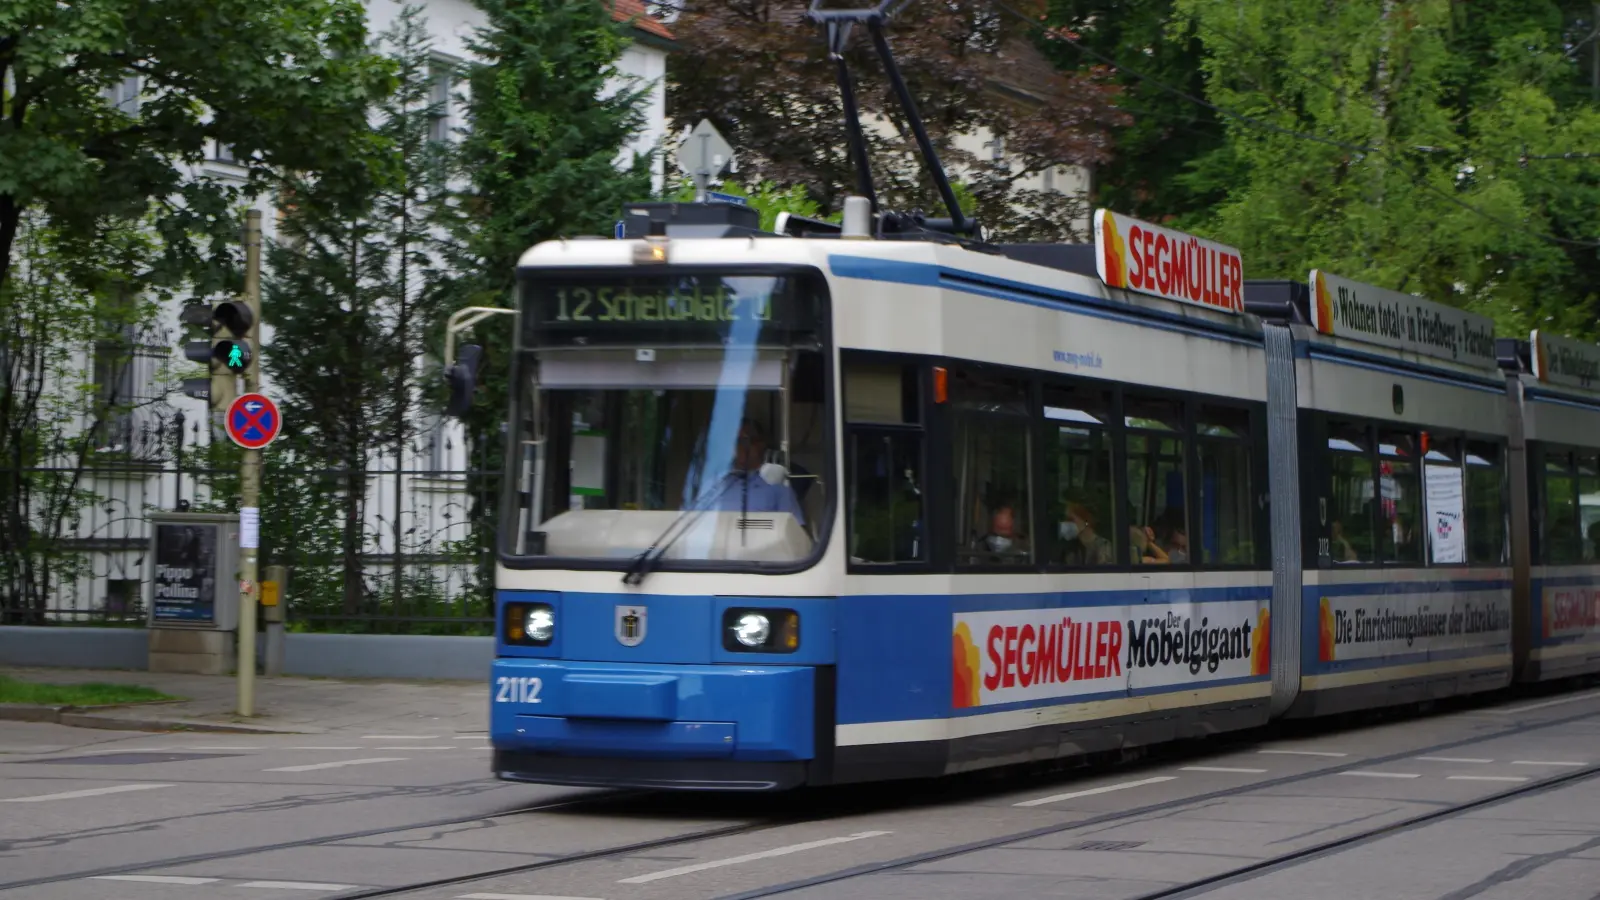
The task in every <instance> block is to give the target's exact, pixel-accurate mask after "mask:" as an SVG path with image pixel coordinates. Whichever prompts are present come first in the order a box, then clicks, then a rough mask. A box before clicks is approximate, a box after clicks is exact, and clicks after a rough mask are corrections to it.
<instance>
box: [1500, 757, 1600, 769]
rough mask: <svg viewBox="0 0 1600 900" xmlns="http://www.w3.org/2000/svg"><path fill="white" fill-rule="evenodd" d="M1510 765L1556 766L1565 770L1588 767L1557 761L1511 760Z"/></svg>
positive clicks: (1584, 764)
mask: <svg viewBox="0 0 1600 900" xmlns="http://www.w3.org/2000/svg"><path fill="white" fill-rule="evenodd" d="M1511 764H1512V765H1513V766H1558V767H1561V768H1566V769H1581V768H1583V767H1584V766H1587V765H1588V763H1581V762H1571V761H1569V760H1559V759H1513V760H1512V761H1511Z"/></svg>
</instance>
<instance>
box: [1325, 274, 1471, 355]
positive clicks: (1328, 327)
mask: <svg viewBox="0 0 1600 900" xmlns="http://www.w3.org/2000/svg"><path fill="white" fill-rule="evenodd" d="M1311 300H1312V303H1311V323H1312V324H1313V325H1315V326H1316V329H1317V330H1318V331H1320V332H1322V333H1323V334H1329V335H1333V336H1334V337H1338V338H1346V339H1348V340H1352V341H1361V342H1362V343H1365V344H1376V345H1378V346H1381V347H1389V348H1391V349H1394V350H1408V351H1410V352H1412V353H1419V354H1422V355H1424V356H1431V357H1434V358H1435V359H1448V360H1451V361H1453V362H1459V363H1466V364H1468V365H1473V366H1478V367H1479V368H1484V369H1493V368H1495V365H1496V363H1495V356H1494V321H1493V320H1491V319H1489V318H1488V317H1486V316H1480V315H1477V314H1475V313H1469V312H1467V311H1466V310H1462V309H1456V308H1455V307H1453V306H1446V305H1444V304H1443V303H1434V302H1433V301H1431V300H1424V299H1422V298H1421V297H1413V296H1412V295H1410V294H1402V293H1400V292H1399V291H1389V290H1384V289H1383V288H1380V287H1373V286H1372V285H1370V284H1362V283H1361V282H1359V281H1351V280H1350V279H1348V278H1341V277H1340V276H1338V275H1334V274H1333V273H1331V272H1324V271H1321V270H1320V269H1312V270H1311Z"/></svg>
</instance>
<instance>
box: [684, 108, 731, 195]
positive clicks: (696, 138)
mask: <svg viewBox="0 0 1600 900" xmlns="http://www.w3.org/2000/svg"><path fill="white" fill-rule="evenodd" d="M732 162H733V145H732V144H730V143H728V141H727V139H726V138H724V137H723V136H722V133H721V132H719V131H717V127H716V126H715V125H712V124H711V120H710V119H701V120H700V124H698V125H696V126H695V127H694V130H693V131H691V132H689V139H688V140H686V141H684V142H683V143H682V144H681V145H679V146H678V153H677V163H678V168H680V169H682V170H683V171H684V174H686V175H688V176H689V177H690V178H692V179H694V186H695V195H696V196H695V199H696V200H699V201H704V200H705V199H706V187H707V186H708V185H710V184H711V179H713V178H716V177H717V176H719V175H721V174H722V173H723V171H724V170H725V169H727V168H728V166H729V164H731V163H732Z"/></svg>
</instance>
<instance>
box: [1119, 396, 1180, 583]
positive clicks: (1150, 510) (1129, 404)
mask: <svg viewBox="0 0 1600 900" xmlns="http://www.w3.org/2000/svg"><path fill="white" fill-rule="evenodd" d="M1122 413H1123V425H1124V426H1125V427H1126V428H1127V431H1126V433H1125V437H1124V440H1125V441H1126V446H1127V448H1128V455H1127V461H1128V463H1127V464H1128V499H1127V507H1126V508H1127V513H1128V539H1129V548H1128V554H1129V557H1130V559H1131V560H1132V562H1133V564H1134V565H1140V564H1177V562H1178V561H1175V560H1173V558H1172V553H1171V550H1172V549H1178V548H1177V545H1176V543H1175V537H1177V538H1179V539H1181V540H1183V541H1184V542H1185V543H1186V542H1187V536H1188V533H1189V529H1188V522H1187V514H1186V510H1185V504H1184V501H1185V499H1186V498H1187V497H1188V493H1187V491H1186V488H1185V487H1184V475H1183V473H1184V468H1185V466H1184V449H1183V443H1184V428H1183V406H1182V405H1181V404H1179V403H1177V402H1175V401H1171V400H1156V399H1148V398H1143V397H1135V396H1131V395H1130V396H1127V397H1125V398H1124V399H1123V410H1122ZM1179 554H1180V556H1181V564H1187V563H1188V561H1189V553H1188V549H1187V547H1186V546H1185V547H1183V548H1181V549H1179Z"/></svg>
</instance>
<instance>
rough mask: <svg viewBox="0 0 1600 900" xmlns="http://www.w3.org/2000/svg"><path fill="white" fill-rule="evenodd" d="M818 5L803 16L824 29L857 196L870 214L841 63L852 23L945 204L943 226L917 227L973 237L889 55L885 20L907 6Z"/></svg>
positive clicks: (851, 94) (893, 1)
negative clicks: (860, 28)
mask: <svg viewBox="0 0 1600 900" xmlns="http://www.w3.org/2000/svg"><path fill="white" fill-rule="evenodd" d="M823 2H824V0H812V2H811V9H810V11H809V12H808V13H807V16H808V17H809V18H810V19H811V20H812V21H813V22H817V23H819V24H821V25H823V26H824V27H825V28H826V29H827V38H828V54H829V56H830V57H832V58H833V60H834V64H835V66H836V67H837V69H838V72H839V89H840V91H841V92H842V93H843V94H844V108H845V125H846V127H847V128H848V129H849V132H850V150H851V155H852V156H854V157H855V163H856V170H857V175H856V182H857V185H858V190H861V191H862V193H863V194H865V195H866V196H867V197H868V198H869V199H870V200H872V205H873V209H874V210H876V209H877V206H878V204H877V198H876V195H875V194H874V193H873V191H872V172H871V170H870V169H869V168H868V165H867V141H866V133H865V132H864V131H863V130H862V128H861V116H860V112H859V110H857V109H856V103H855V90H854V87H853V86H852V85H851V82H850V73H849V67H848V65H847V64H846V62H845V58H844V46H845V42H846V41H848V40H849V37H850V30H851V26H852V25H854V24H855V23H857V22H859V23H862V24H864V25H866V26H867V31H868V32H869V33H870V34H871V35H872V44H873V47H874V48H876V49H877V51H878V58H879V59H880V60H882V61H883V69H884V72H885V73H886V74H887V75H888V76H889V83H890V85H891V86H893V88H894V92H895V96H897V97H898V98H899V100H900V107H901V109H902V110H904V112H905V114H906V122H907V123H908V124H909V125H910V126H911V134H912V136H913V137H915V138H916V140H917V147H918V149H920V150H921V151H922V158H923V161H924V162H926V163H927V166H928V172H929V174H930V175H932V176H933V182H934V185H935V186H936V187H937V188H938V189H939V196H940V197H942V198H943V199H944V205H945V208H946V209H948V210H949V211H950V219H949V221H948V223H946V222H941V221H939V220H937V219H920V217H919V224H921V225H922V226H923V227H926V228H929V229H930V230H938V231H949V232H950V233H953V234H958V235H963V234H976V233H977V230H978V229H977V223H976V222H974V221H972V220H971V219H968V218H967V217H966V216H964V215H962V213H961V204H960V202H959V201H958V200H957V199H956V192H955V189H954V188H952V187H951V186H950V179H949V178H948V177H947V176H946V175H945V171H944V164H943V163H941V162H940V161H939V154H938V152H937V151H935V150H934V148H933V141H931V140H930V139H929V138H928V130H927V128H925V127H924V126H923V124H922V116H920V115H918V114H917V104H916V101H915V100H914V99H913V98H912V96H911V90H910V88H908V87H906V82H905V79H904V78H902V77H901V75H900V67H899V66H898V65H896V64H895V61H894V53H893V51H891V50H890V49H889V39H888V38H887V37H886V36H885V35H884V32H883V27H884V25H885V24H886V23H887V22H888V21H889V16H890V15H892V14H893V13H894V12H895V11H897V10H898V9H899V8H900V7H903V6H905V5H906V4H907V3H908V2H909V0H879V2H878V4H877V5H876V6H871V7H866V8H861V9H823V8H822V4H823Z"/></svg>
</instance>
